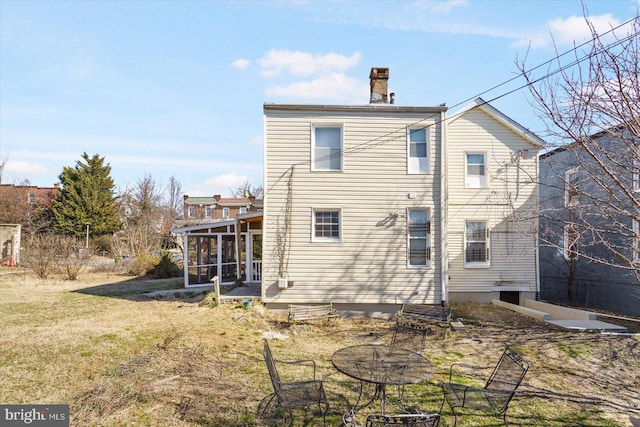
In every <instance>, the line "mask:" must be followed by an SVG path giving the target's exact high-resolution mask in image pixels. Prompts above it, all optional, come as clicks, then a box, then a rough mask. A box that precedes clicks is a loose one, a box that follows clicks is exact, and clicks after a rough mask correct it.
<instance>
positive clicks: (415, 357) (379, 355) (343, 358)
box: [331, 344, 433, 414]
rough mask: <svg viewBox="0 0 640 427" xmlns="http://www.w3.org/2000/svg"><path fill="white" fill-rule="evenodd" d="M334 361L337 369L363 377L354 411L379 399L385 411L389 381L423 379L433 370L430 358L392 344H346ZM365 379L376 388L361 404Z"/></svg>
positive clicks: (407, 382)
mask: <svg viewBox="0 0 640 427" xmlns="http://www.w3.org/2000/svg"><path fill="white" fill-rule="evenodd" d="M331 362H332V363H333V366H335V368H336V369H337V370H338V371H340V372H342V373H343V374H345V375H347V376H349V377H351V378H355V379H357V380H360V394H359V395H358V401H357V402H356V405H355V407H354V410H355V411H358V410H359V409H361V408H364V407H367V406H369V405H370V404H371V403H372V402H374V401H375V400H377V399H379V400H380V406H381V410H382V413H383V414H384V408H385V404H386V403H388V400H387V397H386V386H387V385H406V384H416V383H420V382H422V381H425V380H427V379H428V378H429V377H430V376H431V374H432V373H433V366H432V365H431V362H429V360H427V359H426V358H425V357H423V356H422V355H420V354H418V353H415V352H413V351H411V350H407V349H404V348H401V347H394V346H389V345H378V344H364V345H355V346H350V347H345V348H342V349H340V350H338V351H336V352H335V353H334V354H333V356H332V357H331ZM363 383H370V384H374V385H375V392H374V394H373V396H372V397H371V399H370V400H369V401H368V402H367V403H365V404H364V405H362V406H359V404H360V399H361V397H362V389H363V387H362V384H363ZM400 404H402V401H401V402H400Z"/></svg>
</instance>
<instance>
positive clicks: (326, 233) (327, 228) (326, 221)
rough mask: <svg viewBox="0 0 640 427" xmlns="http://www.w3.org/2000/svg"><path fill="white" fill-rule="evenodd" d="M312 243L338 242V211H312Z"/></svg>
mask: <svg viewBox="0 0 640 427" xmlns="http://www.w3.org/2000/svg"><path fill="white" fill-rule="evenodd" d="M313 241H329V242H338V241H340V210H338V209H314V210H313Z"/></svg>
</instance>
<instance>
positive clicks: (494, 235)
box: [447, 109, 537, 292]
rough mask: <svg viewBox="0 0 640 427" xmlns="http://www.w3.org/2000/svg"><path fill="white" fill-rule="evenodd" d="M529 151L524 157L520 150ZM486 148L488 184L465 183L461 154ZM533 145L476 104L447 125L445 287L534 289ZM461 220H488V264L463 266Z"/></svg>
mask: <svg viewBox="0 0 640 427" xmlns="http://www.w3.org/2000/svg"><path fill="white" fill-rule="evenodd" d="M521 149H525V150H529V155H528V158H527V159H523V158H520V156H519V150H521ZM467 151H470V152H485V153H486V168H487V169H486V170H487V174H488V187H487V188H465V181H464V177H465V153H466V152H467ZM536 153H537V149H536V147H534V146H533V145H532V144H530V143H529V142H528V141H527V140H526V139H524V138H523V137H522V136H521V135H519V134H518V133H516V132H515V131H513V130H512V129H510V128H508V127H507V126H505V125H503V124H501V123H500V122H498V121H497V120H495V119H494V118H493V117H491V116H490V115H488V114H486V113H485V112H483V111H482V110H480V109H474V110H470V111H467V112H466V113H464V115H463V116H462V117H460V118H458V119H456V120H455V121H453V122H452V123H451V124H450V125H449V127H448V129H447V162H448V174H447V180H448V184H449V187H448V188H449V190H448V202H449V203H448V210H449V211H448V213H449V215H448V243H449V257H450V259H449V261H450V262H449V277H450V282H449V288H450V291H451V292H489V291H491V290H492V289H493V290H496V289H497V288H496V286H515V287H520V288H527V289H529V290H532V291H535V290H536V282H537V271H536V256H537V254H536V250H535V236H534V232H533V230H535V229H536V225H535V219H534V217H535V205H536V197H537V193H536V188H537V187H536V179H537V160H536ZM465 220H475V221H487V223H488V227H489V230H490V268H465V264H464V229H465V228H464V227H465Z"/></svg>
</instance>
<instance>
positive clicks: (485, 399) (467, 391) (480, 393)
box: [440, 347, 529, 426]
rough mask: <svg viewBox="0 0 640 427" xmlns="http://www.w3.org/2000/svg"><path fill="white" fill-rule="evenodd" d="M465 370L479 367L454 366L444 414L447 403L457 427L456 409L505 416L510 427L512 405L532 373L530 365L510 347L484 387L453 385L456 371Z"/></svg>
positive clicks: (452, 366) (446, 394)
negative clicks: (518, 389)
mask: <svg viewBox="0 0 640 427" xmlns="http://www.w3.org/2000/svg"><path fill="white" fill-rule="evenodd" d="M461 366H465V367H467V368H474V369H477V367H473V366H469V365H463V364H459V363H454V364H453V365H451V368H450V369H449V382H448V383H443V384H442V391H443V393H444V399H443V401H442V406H441V407H440V413H442V409H443V407H444V403H445V402H447V403H448V404H449V406H450V407H451V411H452V412H453V415H454V417H455V421H454V426H455V425H456V423H457V421H458V413H456V408H467V409H472V410H475V411H480V412H484V413H488V414H493V415H496V416H499V415H502V421H503V422H504V424H505V425H508V424H507V418H506V417H507V409H508V407H509V402H511V399H512V398H513V395H514V394H515V392H516V389H517V388H518V387H519V386H520V384H521V383H522V380H523V378H524V376H525V374H526V373H527V371H528V370H529V364H528V363H527V362H525V361H524V360H523V359H522V357H521V356H520V355H519V354H518V353H516V352H515V351H513V350H512V349H511V348H508V347H507V348H506V349H505V350H504V352H503V353H502V356H501V357H500V360H499V361H498V364H497V365H496V366H495V367H494V368H493V372H492V373H491V375H490V376H489V379H488V380H487V382H486V384H485V385H484V387H472V386H468V385H462V384H456V383H453V382H452V381H453V378H454V375H456V372H455V371H456V368H457V367H461Z"/></svg>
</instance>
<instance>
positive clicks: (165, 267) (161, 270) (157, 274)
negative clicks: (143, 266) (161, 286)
mask: <svg viewBox="0 0 640 427" xmlns="http://www.w3.org/2000/svg"><path fill="white" fill-rule="evenodd" d="M151 276H152V277H153V278H154V279H168V278H171V277H180V276H182V269H181V268H180V266H179V265H178V264H176V263H175V261H174V260H173V257H172V256H171V253H170V252H166V251H165V252H163V253H162V257H161V258H160V261H159V262H158V264H157V265H156V266H155V267H154V268H153V270H152V271H151Z"/></svg>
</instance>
